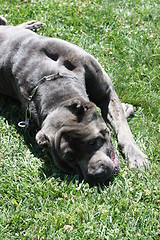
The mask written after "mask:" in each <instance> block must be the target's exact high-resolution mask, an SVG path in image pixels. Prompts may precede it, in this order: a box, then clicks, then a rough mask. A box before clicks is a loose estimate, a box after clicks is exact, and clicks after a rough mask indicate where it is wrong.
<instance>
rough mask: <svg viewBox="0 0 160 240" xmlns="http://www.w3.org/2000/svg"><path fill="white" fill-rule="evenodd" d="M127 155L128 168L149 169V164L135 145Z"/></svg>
mask: <svg viewBox="0 0 160 240" xmlns="http://www.w3.org/2000/svg"><path fill="white" fill-rule="evenodd" d="M127 155H128V157H127V158H128V162H129V166H130V168H140V167H145V168H149V166H150V162H149V160H148V158H147V156H146V155H145V154H144V153H143V152H142V151H141V150H140V149H139V148H138V147H137V145H135V146H131V147H130V148H129V149H128V154H127Z"/></svg>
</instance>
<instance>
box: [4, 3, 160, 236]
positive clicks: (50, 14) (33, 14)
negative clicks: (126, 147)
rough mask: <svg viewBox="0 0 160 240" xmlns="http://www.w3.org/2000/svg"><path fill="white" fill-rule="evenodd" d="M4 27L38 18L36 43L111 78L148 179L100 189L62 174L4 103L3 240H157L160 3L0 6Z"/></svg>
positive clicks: (126, 177) (13, 106)
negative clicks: (50, 42) (83, 56)
mask: <svg viewBox="0 0 160 240" xmlns="http://www.w3.org/2000/svg"><path fill="white" fill-rule="evenodd" d="M0 14H1V15H3V16H4V17H6V18H7V20H8V23H9V24H13V25H16V24H20V23H22V22H24V21H29V20H31V19H36V20H39V21H42V22H44V23H45V26H44V28H43V29H41V30H39V31H38V34H41V35H47V36H53V37H58V38H62V39H65V40H68V41H70V42H72V43H75V44H77V45H79V46H81V47H83V48H84V49H85V50H86V51H88V52H90V53H91V54H93V55H94V57H95V58H96V59H97V60H98V61H99V62H100V63H101V64H102V66H103V67H104V69H105V70H106V71H107V73H108V74H109V75H110V77H111V79H112V81H113V83H114V86H115V88H116V91H117V93H118V95H119V97H120V99H121V100H122V101H123V102H128V103H131V104H133V105H135V106H136V107H137V112H136V114H135V116H134V118H132V119H131V120H130V122H129V125H130V127H131V130H132V132H133V134H134V137H135V139H136V142H137V143H138V145H139V146H140V148H141V149H142V150H143V151H144V152H145V153H146V154H147V155H148V158H149V159H150V162H151V167H150V169H149V170H146V171H144V170H143V169H140V170H131V169H129V168H128V166H127V165H125V164H124V161H123V158H122V156H121V154H120V153H119V152H118V148H117V145H116V142H115V141H114V142H115V147H116V148H117V154H118V156H119V159H120V161H121V171H120V174H119V175H118V176H117V177H116V178H115V179H114V181H113V182H111V183H110V184H109V186H107V187H104V188H103V189H101V188H98V187H92V188H91V187H89V185H88V184H87V183H85V182H83V181H82V182H80V181H79V179H78V176H68V175H64V173H63V172H61V171H60V170H58V169H57V168H56V167H55V165H54V163H52V161H51V159H50V157H49V156H48V155H47V154H46V153H45V151H41V149H40V148H39V147H38V146H37V145H36V143H35V140H34V135H35V132H36V131H37V130H36V127H35V126H34V123H31V125H30V127H29V129H28V130H27V131H26V132H25V131H24V129H19V128H18V127H17V123H18V122H19V121H21V120H23V118H24V114H23V113H22V111H21V110H20V107H19V106H18V105H17V103H15V102H13V101H12V100H11V99H8V98H6V97H2V96H1V97H0V239H7V240H8V239H40V240H46V239H76V240H78V239H125V240H127V239H147V240H149V239H159V237H160V215H159V210H160V165H159V160H160V39H159V36H160V29H159V27H160V1H158V0H154V1H153V0H143V1H138V0H135V1H131V0H119V1H116V0H113V1H109V0H104V1H101V0H95V1H89V0H72V1H71V0H45V1H42V0H37V1H35V0H21V1H20V0H14V1H13V0H8V1H7V0H5V1H4V0H0Z"/></svg>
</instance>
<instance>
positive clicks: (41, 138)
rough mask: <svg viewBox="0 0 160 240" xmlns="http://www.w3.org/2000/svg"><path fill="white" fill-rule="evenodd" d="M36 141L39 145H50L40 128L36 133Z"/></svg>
mask: <svg viewBox="0 0 160 240" xmlns="http://www.w3.org/2000/svg"><path fill="white" fill-rule="evenodd" d="M36 141H37V143H38V145H40V146H41V147H49V146H50V142H49V139H48V138H47V136H46V135H45V134H44V133H43V131H42V130H40V131H39V132H38V133H37V134H36Z"/></svg>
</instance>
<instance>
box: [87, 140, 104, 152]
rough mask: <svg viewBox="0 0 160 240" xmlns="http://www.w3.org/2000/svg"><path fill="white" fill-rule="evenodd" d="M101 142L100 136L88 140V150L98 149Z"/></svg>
mask: <svg viewBox="0 0 160 240" xmlns="http://www.w3.org/2000/svg"><path fill="white" fill-rule="evenodd" d="M102 144H103V139H102V138H100V137H97V138H95V139H91V140H90V141H89V151H96V150H98V149H99V148H100V147H101V146H102Z"/></svg>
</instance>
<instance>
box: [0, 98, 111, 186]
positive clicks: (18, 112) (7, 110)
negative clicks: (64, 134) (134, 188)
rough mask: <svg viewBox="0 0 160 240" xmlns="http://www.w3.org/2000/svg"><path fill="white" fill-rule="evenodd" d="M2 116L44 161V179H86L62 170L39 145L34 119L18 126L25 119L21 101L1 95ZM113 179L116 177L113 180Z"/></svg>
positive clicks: (41, 175) (0, 112)
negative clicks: (26, 125)
mask: <svg viewBox="0 0 160 240" xmlns="http://www.w3.org/2000/svg"><path fill="white" fill-rule="evenodd" d="M0 116H2V117H3V118H4V119H6V120H7V122H8V124H9V125H14V126H15V128H16V131H17V133H18V134H20V135H21V136H22V137H23V139H24V141H25V143H26V144H27V146H28V148H29V149H30V151H31V152H32V154H33V155H34V156H35V157H37V158H40V159H41V161H43V162H44V164H42V166H41V167H40V169H39V172H40V178H41V179H42V181H43V180H45V179H46V178H50V177H54V178H59V179H60V180H61V181H64V180H65V181H66V182H67V183H68V184H69V183H71V182H72V183H74V182H75V181H76V182H77V181H78V183H81V182H82V181H84V180H83V178H82V177H80V176H78V175H72V174H65V173H64V172H63V171H61V170H60V169H59V168H58V167H57V166H56V165H55V163H54V161H53V159H52V157H51V155H50V154H49V153H48V152H47V151H46V150H45V149H41V148H40V147H39V146H38V144H37V143H36V140H35V135H36V133H37V132H38V130H39V129H38V127H37V125H36V124H35V122H34V121H33V120H32V119H31V121H30V124H29V126H28V128H27V129H26V128H20V127H19V126H18V123H19V122H20V121H23V120H24V112H23V111H22V109H21V104H20V102H19V101H17V100H15V99H12V98H10V97H6V96H2V95H0ZM113 180H114V177H113V179H112V180H111V182H112V181H113ZM108 184H109V183H106V184H105V186H108ZM92 186H93V185H90V187H92ZM100 188H101V189H102V188H103V186H100Z"/></svg>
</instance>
